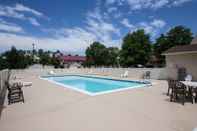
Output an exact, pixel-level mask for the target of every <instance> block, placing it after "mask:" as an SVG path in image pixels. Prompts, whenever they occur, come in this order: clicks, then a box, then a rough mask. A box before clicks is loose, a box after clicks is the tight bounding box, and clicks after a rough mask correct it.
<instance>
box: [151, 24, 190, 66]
mask: <svg viewBox="0 0 197 131" xmlns="http://www.w3.org/2000/svg"><path fill="white" fill-rule="evenodd" d="M192 39H193V37H192V32H191V30H190V29H189V28H186V27H184V26H176V27H174V28H172V29H171V30H170V31H169V32H167V34H166V35H164V34H162V35H161V36H160V37H159V38H157V39H156V42H155V44H154V55H155V57H156V58H157V60H158V62H159V64H160V65H165V57H164V56H162V53H163V52H165V51H166V50H168V49H170V48H172V47H174V46H177V45H187V44H190V43H191V41H192Z"/></svg>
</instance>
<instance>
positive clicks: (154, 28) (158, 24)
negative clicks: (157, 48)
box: [120, 18, 166, 37]
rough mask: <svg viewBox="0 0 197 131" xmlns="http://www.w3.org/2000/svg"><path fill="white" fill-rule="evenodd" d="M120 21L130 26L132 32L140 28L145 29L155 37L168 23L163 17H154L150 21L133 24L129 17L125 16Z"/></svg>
mask: <svg viewBox="0 0 197 131" xmlns="http://www.w3.org/2000/svg"><path fill="white" fill-rule="evenodd" d="M120 23H121V24H123V25H124V26H125V27H127V28H129V30H130V32H133V31H136V30H138V29H144V30H145V32H146V33H149V34H151V36H152V37H155V36H156V35H157V34H158V33H159V32H160V30H161V29H162V28H163V27H165V25H166V22H165V21H163V20H161V19H154V20H152V21H150V22H139V23H136V24H132V23H131V22H129V20H128V19H127V18H124V19H123V20H122V21H121V22H120Z"/></svg>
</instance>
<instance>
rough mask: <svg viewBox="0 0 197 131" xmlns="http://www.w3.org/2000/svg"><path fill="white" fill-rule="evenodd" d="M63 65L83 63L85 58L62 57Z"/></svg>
mask: <svg viewBox="0 0 197 131" xmlns="http://www.w3.org/2000/svg"><path fill="white" fill-rule="evenodd" d="M62 60H63V61H64V63H73V62H85V61H86V57H85V56H62Z"/></svg>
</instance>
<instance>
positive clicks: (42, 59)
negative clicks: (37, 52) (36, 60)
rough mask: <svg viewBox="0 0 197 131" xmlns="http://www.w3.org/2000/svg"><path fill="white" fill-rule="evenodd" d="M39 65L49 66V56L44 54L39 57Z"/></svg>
mask: <svg viewBox="0 0 197 131" xmlns="http://www.w3.org/2000/svg"><path fill="white" fill-rule="evenodd" d="M40 64H42V65H43V67H44V66H45V65H50V64H51V58H50V56H49V54H48V53H47V52H44V53H43V54H42V55H41V56H40Z"/></svg>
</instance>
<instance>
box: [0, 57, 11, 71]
mask: <svg viewBox="0 0 197 131" xmlns="http://www.w3.org/2000/svg"><path fill="white" fill-rule="evenodd" d="M8 67H9V64H8V62H7V61H6V59H5V57H3V56H0V70H3V69H6V68H8Z"/></svg>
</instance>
